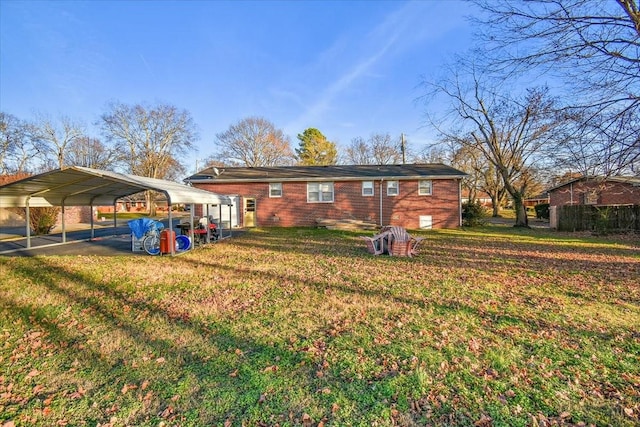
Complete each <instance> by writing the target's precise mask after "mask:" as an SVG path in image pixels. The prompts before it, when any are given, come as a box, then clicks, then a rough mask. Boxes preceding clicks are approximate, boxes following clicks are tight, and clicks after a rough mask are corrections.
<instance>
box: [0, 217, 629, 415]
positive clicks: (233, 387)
mask: <svg viewBox="0 0 640 427" xmlns="http://www.w3.org/2000/svg"><path fill="white" fill-rule="evenodd" d="M359 234H364V233H353V232H345V231H328V230H315V229H269V230H266V229H255V230H252V231H249V232H247V233H245V234H243V235H241V236H239V237H236V238H233V239H229V240H225V241H223V242H221V243H217V244H213V245H210V246H208V247H204V248H202V249H199V250H196V251H193V252H192V253H187V254H184V255H182V256H178V257H174V258H171V257H139V256H136V257H127V256H123V257H104V258H102V257H95V256H69V257H33V258H28V257H16V258H7V257H0V338H1V339H0V425H3V424H5V425H12V424H13V425H16V426H20V425H40V426H56V425H61V426H64V425H69V426H71V425H73V426H84V425H87V426H97V425H100V426H103V427H104V426H125V425H136V426H160V425H164V426H174V425H176V426H213V425H216V426H217V425H220V426H241V425H243V426H263V425H265V426H274V425H280V426H285V425H302V426H318V425H324V426H329V425H333V426H350V425H354V426H355V425H362V426H371V425H377V426H387V425H388V426H391V425H400V426H412V425H420V426H423V425H454V426H455V425H459V426H474V425H475V426H491V425H493V426H503V425H504V426H519V425H521V426H528V425H539V426H543V425H596V426H601V425H612V426H632V425H638V424H639V423H640V285H639V282H640V241H638V239H637V238H635V239H633V238H624V239H622V238H621V239H616V238H611V237H609V238H599V239H594V238H590V237H579V236H572V235H568V234H560V233H552V232H545V231H541V230H515V229H513V228H512V227H486V228H480V229H477V230H443V231H429V232H423V233H419V234H420V235H422V236H424V237H426V240H425V241H424V242H423V246H422V252H421V253H420V255H419V256H417V257H414V258H392V257H386V256H379V257H373V256H371V255H369V254H367V253H366V252H365V250H364V246H365V245H364V242H363V241H362V240H360V239H358V237H357V236H358V235H359ZM369 234H371V233H369Z"/></svg>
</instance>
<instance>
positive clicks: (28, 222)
mask: <svg viewBox="0 0 640 427" xmlns="http://www.w3.org/2000/svg"><path fill="white" fill-rule="evenodd" d="M29 200H31V196H27V200H26V203H25V213H26V217H27V249H30V248H31V212H30V211H29Z"/></svg>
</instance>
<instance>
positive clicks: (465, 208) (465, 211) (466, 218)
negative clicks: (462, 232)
mask: <svg viewBox="0 0 640 427" xmlns="http://www.w3.org/2000/svg"><path fill="white" fill-rule="evenodd" d="M487 216H488V212H487V209H486V208H485V207H484V206H482V204H481V203H480V202H479V201H475V202H467V203H463V204H462V225H463V226H465V227H476V226H479V225H484V224H485V223H486V221H485V218H486V217H487Z"/></svg>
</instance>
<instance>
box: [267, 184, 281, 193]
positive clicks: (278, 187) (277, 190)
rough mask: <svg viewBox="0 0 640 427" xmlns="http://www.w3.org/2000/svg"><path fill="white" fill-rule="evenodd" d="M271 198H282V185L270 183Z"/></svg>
mask: <svg viewBox="0 0 640 427" xmlns="http://www.w3.org/2000/svg"><path fill="white" fill-rule="evenodd" d="M269 197H282V183H281V182H271V183H269Z"/></svg>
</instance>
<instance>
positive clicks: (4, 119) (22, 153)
mask: <svg viewBox="0 0 640 427" xmlns="http://www.w3.org/2000/svg"><path fill="white" fill-rule="evenodd" d="M37 154H38V153H37V151H36V149H35V147H34V146H33V144H32V141H31V139H30V138H29V133H28V130H27V124H26V123H25V122H23V121H22V120H20V119H18V118H17V117H15V116H13V115H11V114H8V113H4V112H0V175H6V174H15V173H21V172H27V171H28V170H29V169H34V168H35V166H36V165H35V164H34V161H33V160H34V158H37ZM30 166H31V168H30Z"/></svg>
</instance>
